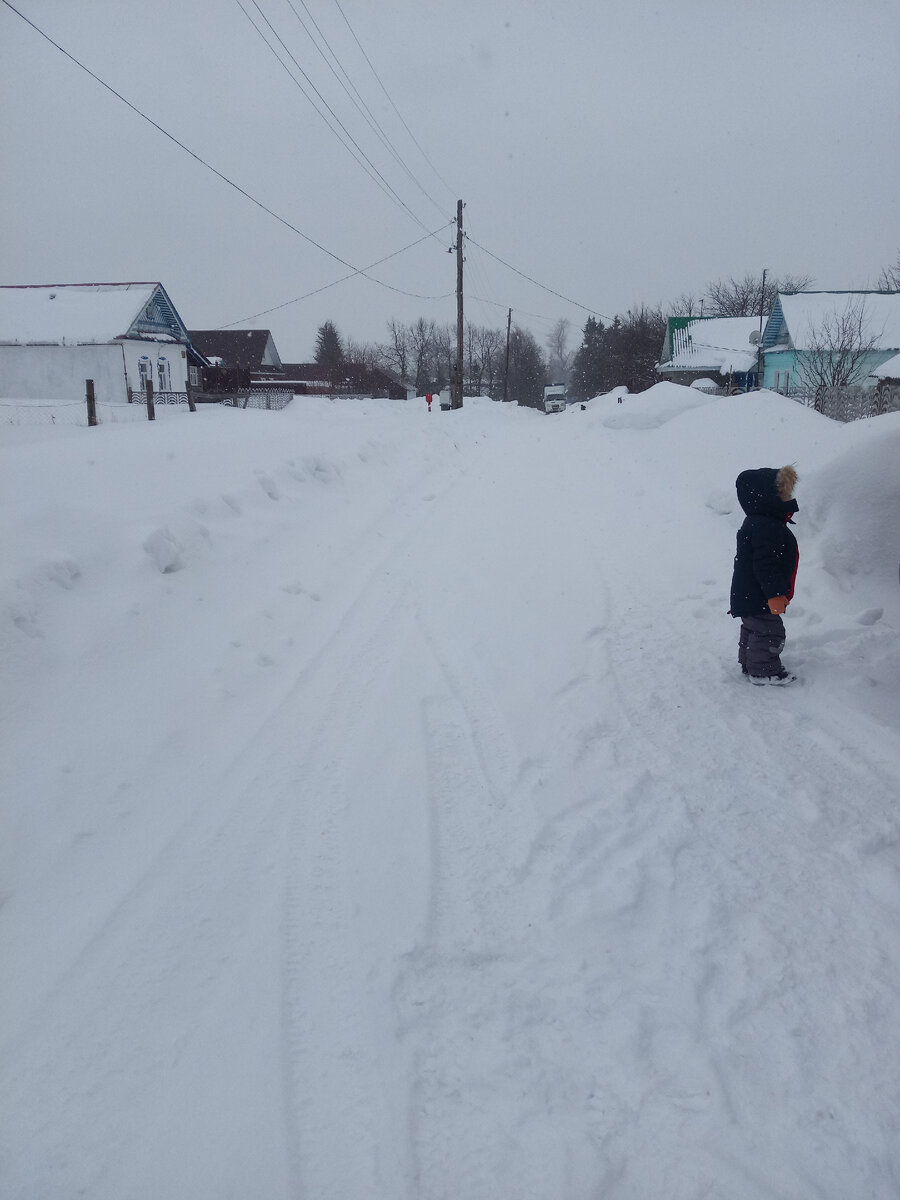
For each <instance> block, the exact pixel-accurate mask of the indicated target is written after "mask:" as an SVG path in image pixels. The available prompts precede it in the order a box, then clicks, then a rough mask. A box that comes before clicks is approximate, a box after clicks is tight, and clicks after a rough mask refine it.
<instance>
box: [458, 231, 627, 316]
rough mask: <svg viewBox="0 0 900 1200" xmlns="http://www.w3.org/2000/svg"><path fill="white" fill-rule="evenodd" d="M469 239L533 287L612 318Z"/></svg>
mask: <svg viewBox="0 0 900 1200" xmlns="http://www.w3.org/2000/svg"><path fill="white" fill-rule="evenodd" d="M470 240H471V242H472V245H473V246H477V247H478V249H479V250H483V251H484V253H485V254H486V255H487V256H488V257H489V258H493V259H496V261H497V262H498V263H501V264H502V265H503V266H504V267H506V268H507V269H508V270H510V271H512V272H513V273H514V274H516V275H520V276H521V277H522V278H523V279H527V280H528V282H529V283H533V284H534V285H535V287H539V288H540V289H541V290H542V291H545V292H549V293H550V294H551V295H552V296H556V297H557V298H558V299H559V300H565V302H566V304H571V305H573V306H574V307H575V308H580V309H582V310H583V311H584V312H586V313H590V314H591V315H592V316H595V317H602V318H603V320H604V321H611V320H612V319H613V318H612V317H609V316H607V315H606V313H602V312H600V310H599V309H596V308H591V307H590V306H589V305H587V304H581V303H580V302H579V301H578V300H573V299H572V298H571V297H570V296H564V295H563V294H562V292H558V291H556V289H555V288H552V287H548V286H547V284H546V283H540V282H539V281H538V280H537V279H533V278H532V277H531V276H530V275H526V274H525V272H524V271H520V270H519V268H518V267H514V266H513V265H512V263H508V262H507V261H506V259H504V258H501V257H500V255H499V254H494V253H492V252H491V251H490V250H488V248H487V247H486V246H482V245H481V244H480V243H479V242H476V241H475V240H474V238H473V239H470Z"/></svg>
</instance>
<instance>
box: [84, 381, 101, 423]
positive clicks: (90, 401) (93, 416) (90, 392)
mask: <svg viewBox="0 0 900 1200" xmlns="http://www.w3.org/2000/svg"><path fill="white" fill-rule="evenodd" d="M84 391H85V399H86V400H87V412H88V425H96V424H98V422H97V405H96V403H95V401H94V381H93V379H86V380H85V381H84Z"/></svg>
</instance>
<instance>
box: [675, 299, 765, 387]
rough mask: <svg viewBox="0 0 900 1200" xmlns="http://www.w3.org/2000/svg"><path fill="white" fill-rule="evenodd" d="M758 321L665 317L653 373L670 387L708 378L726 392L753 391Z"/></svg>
mask: <svg viewBox="0 0 900 1200" xmlns="http://www.w3.org/2000/svg"><path fill="white" fill-rule="evenodd" d="M759 326H760V318H759V317H669V319H668V321H667V322H666V336H665V340H664V342H663V348H662V354H661V356H660V361H659V364H658V366H657V368H656V369H657V371H658V373H659V375H660V378H662V379H668V380H670V381H671V382H672V383H683V384H691V383H696V382H699V381H701V380H705V379H708V378H710V377H712V378H714V379H715V378H717V377H718V381H719V386H720V387H724V388H727V389H729V390H732V389H736V390H738V391H742V392H744V391H747V389H748V388H752V387H756V377H757V376H756V372H757V354H758V349H757V347H758V342H759Z"/></svg>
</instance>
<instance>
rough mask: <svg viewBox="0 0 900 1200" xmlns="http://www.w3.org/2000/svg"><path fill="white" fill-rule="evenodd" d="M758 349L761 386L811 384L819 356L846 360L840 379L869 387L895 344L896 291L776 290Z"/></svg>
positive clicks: (898, 336)
mask: <svg viewBox="0 0 900 1200" xmlns="http://www.w3.org/2000/svg"><path fill="white" fill-rule="evenodd" d="M854 347H855V349H856V354H855V355H854V357H853V360H852V361H849V362H848V351H850V350H852V349H853V348H854ZM761 350H762V356H763V372H762V380H761V381H760V382H761V386H762V387H765V388H771V389H772V390H773V391H776V392H784V393H786V394H788V393H790V392H792V391H796V390H798V389H803V388H809V387H812V386H815V378H814V377H815V376H816V374H817V371H816V368H817V366H820V365H821V364H822V363H823V361H824V362H825V363H826V364H827V363H829V362H830V363H833V364H834V366H835V367H836V368H837V367H838V366H841V367H844V366H846V368H847V373H849V375H850V377H849V378H846V379H845V380H844V382H845V383H849V384H855V385H858V386H862V387H874V386H875V382H876V378H877V377H876V376H875V375H874V372H875V371H876V369H877V368H878V367H879V366H881V365H882V364H883V363H884V362H886V361H887V360H888V359H889V358H892V357H893V356H894V355H895V354H897V352H898V350H900V292H868V291H866V292H862V291H860V292H853V291H842V292H797V293H795V294H786V293H779V295H778V297H777V298H776V300H775V303H774V305H773V306H772V312H771V314H770V316H769V319H768V321H767V322H766V327H765V329H764V330H763V336H762V343H761Z"/></svg>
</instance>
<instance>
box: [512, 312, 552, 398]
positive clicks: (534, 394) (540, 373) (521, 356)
mask: <svg viewBox="0 0 900 1200" xmlns="http://www.w3.org/2000/svg"><path fill="white" fill-rule="evenodd" d="M546 378H547V365H546V363H545V362H544V356H543V355H542V354H541V348H540V346H539V345H538V344H537V341H536V340H535V337H534V334H532V333H530V332H529V331H528V330H527V329H520V328H519V326H518V325H515V326H513V329H512V334H511V338H510V344H509V398H510V400H515V401H516V402H517V403H518V404H521V405H523V406H524V407H526V408H541V407H542V405H543V403H544V383H545V381H546Z"/></svg>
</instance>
